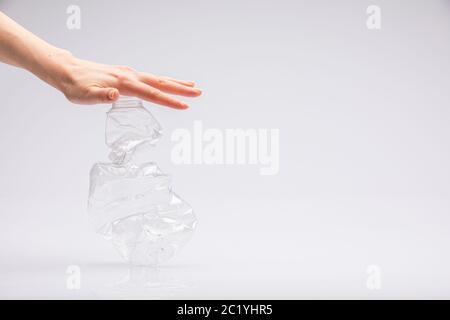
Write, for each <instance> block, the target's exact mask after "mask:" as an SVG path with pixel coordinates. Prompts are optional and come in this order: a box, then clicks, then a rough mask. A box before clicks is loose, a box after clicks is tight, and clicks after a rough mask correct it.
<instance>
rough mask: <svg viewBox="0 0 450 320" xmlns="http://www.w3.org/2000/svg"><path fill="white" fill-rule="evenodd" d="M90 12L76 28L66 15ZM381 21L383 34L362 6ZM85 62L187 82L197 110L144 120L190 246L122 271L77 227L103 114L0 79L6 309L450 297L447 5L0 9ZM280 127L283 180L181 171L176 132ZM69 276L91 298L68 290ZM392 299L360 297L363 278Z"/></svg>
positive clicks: (36, 85) (160, 4)
mask: <svg viewBox="0 0 450 320" xmlns="http://www.w3.org/2000/svg"><path fill="white" fill-rule="evenodd" d="M71 4H76V5H78V6H79V7H80V8H81V19H82V20H81V29H80V30H68V29H67V27H66V19H67V17H68V15H67V14H66V9H67V7H68V6H69V5H71ZM371 4H376V5H379V6H380V8H381V10H382V28H381V30H368V29H367V27H366V19H367V14H366V8H367V7H368V6H369V5H371ZM0 10H2V11H4V12H5V13H6V14H8V15H10V16H11V17H12V18H14V19H16V20H17V21H18V22H19V23H21V24H22V25H24V26H25V27H26V28H28V29H30V30H32V31H33V32H35V33H36V34H38V35H39V36H41V37H43V38H45V39H46V40H47V41H49V42H51V43H53V44H55V45H58V46H60V47H64V48H66V49H68V50H70V51H71V52H72V53H73V54H74V55H76V56H79V57H82V58H85V59H90V60H94V61H99V62H103V63H110V64H123V65H130V66H132V67H134V68H136V69H139V70H143V71H148V72H152V73H157V74H163V75H170V76H174V77H179V78H187V79H193V80H195V81H196V82H197V83H198V86H199V87H201V88H202V89H203V90H204V95H203V96H202V97H200V98H198V99H196V100H192V101H190V102H191V106H192V107H191V109H190V110H188V111H176V110H172V109H165V108H162V107H157V106H153V105H148V104H147V106H148V107H149V108H150V109H151V111H152V113H153V114H154V115H155V117H156V118H157V119H158V120H159V121H160V122H161V124H162V125H163V127H164V130H165V135H164V137H163V139H162V140H161V141H160V143H159V145H158V147H157V148H155V151H154V157H153V159H154V160H156V161H157V162H158V164H159V165H160V167H161V168H162V169H163V170H164V171H166V172H170V173H171V174H172V175H173V185H174V190H175V191H176V192H177V193H178V194H180V195H181V196H182V197H183V198H184V199H186V200H187V201H188V202H189V203H190V204H191V205H192V206H193V208H194V209H195V212H196V214H197V216H198V219H199V224H198V229H197V231H196V234H195V236H194V237H193V239H192V241H191V242H190V243H189V244H188V246H187V247H186V248H185V250H184V251H183V252H182V253H181V254H180V255H179V256H178V257H177V258H176V259H174V260H172V261H171V262H170V263H168V264H166V265H164V266H162V267H161V268H160V269H159V270H151V269H148V270H145V269H139V268H138V269H129V268H128V266H127V265H126V264H124V263H123V261H122V260H121V259H120V257H119V256H118V254H117V253H116V252H115V251H114V249H113V247H112V246H111V245H110V244H109V243H107V242H106V241H104V240H103V239H102V238H100V237H99V236H97V235H96V234H95V233H94V232H93V230H92V228H91V226H90V225H89V224H88V221H87V219H86V201H87V192H88V184H89V176H88V173H89V170H90V167H91V166H92V165H93V164H94V163H95V162H97V161H102V160H106V158H107V153H108V150H107V148H106V146H105V145H104V138H103V134H104V120H105V111H107V110H108V106H90V107H86V106H84V107H82V106H74V105H72V104H70V103H69V102H67V101H66V100H65V98H64V97H63V96H62V94H60V93H59V92H57V91H56V90H54V89H53V88H51V87H49V86H47V85H46V84H44V83H42V82H40V81H38V80H37V79H36V78H35V77H34V76H33V75H30V74H27V73H26V72H24V71H22V70H18V69H15V68H13V67H10V66H6V65H0V92H1V102H0V149H1V157H0V226H1V231H0V297H2V298H130V297H131V298H160V297H163V298H280V299H281V298H289V299H290V298H374V299H377V298H450V272H449V270H450V258H449V252H450V250H449V249H450V211H449V209H450V166H449V164H450V90H449V83H450V59H449V57H450V42H449V39H450V2H449V1H444V0H434V1H421V0H417V1H406V0H395V1H386V0H384V1H383V0H376V1H356V0H354V1H350V0H347V1H331V0H328V1H294V0H292V1H287V0H284V1H267V0H258V1H256V0H255V1H238V0H236V1H220V2H219V1H206V0H203V1H199V0H193V1H167V0H164V1H162V0H161V1H137V0H136V1H130V0H128V1H106V0H105V1H99V0H96V1H87V0H84V1H50V0H47V1H39V2H38V1H24V0H20V1H19V0H16V1H0ZM195 120H201V121H202V122H203V124H204V126H205V127H206V128H219V129H227V128H244V129H245V128H254V129H258V128H265V129H270V128H278V129H280V170H279V174H278V175H274V176H261V175H259V168H258V167H257V166H251V165H242V166H237V165H236V166H232V165H228V166H217V165H216V166H206V165H191V166H189V165H184V166H176V165H174V164H172V163H171V161H170V150H171V147H172V145H173V144H172V142H171V141H170V133H171V132H172V131H173V130H175V129H176V128H187V129H192V125H193V122H194V121H195ZM69 265H77V266H79V267H80V270H81V287H80V289H79V290H68V289H67V287H66V280H67V274H66V269H67V267H68V266H69ZM370 265H376V266H378V267H379V268H380V270H381V288H380V289H379V290H370V289H369V288H368V287H367V286H366V281H367V279H368V274H367V272H366V271H367V268H368V266H370Z"/></svg>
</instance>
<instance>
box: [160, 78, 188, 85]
mask: <svg viewBox="0 0 450 320" xmlns="http://www.w3.org/2000/svg"><path fill="white" fill-rule="evenodd" d="M159 78H163V79H165V80H170V81H173V82H177V83H179V84H182V85H185V86H188V87H193V86H195V83H194V82H193V81H187V80H179V79H175V78H170V77H159Z"/></svg>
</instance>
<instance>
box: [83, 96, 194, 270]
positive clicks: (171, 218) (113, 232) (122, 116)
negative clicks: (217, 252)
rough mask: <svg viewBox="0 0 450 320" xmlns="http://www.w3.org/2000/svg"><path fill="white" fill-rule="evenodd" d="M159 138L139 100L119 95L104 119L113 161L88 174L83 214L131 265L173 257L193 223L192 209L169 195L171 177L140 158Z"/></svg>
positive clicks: (159, 131)
mask: <svg viewBox="0 0 450 320" xmlns="http://www.w3.org/2000/svg"><path fill="white" fill-rule="evenodd" d="M161 135H162V128H161V126H160V124H159V123H158V122H157V121H156V119H155V118H154V117H153V115H152V114H151V113H150V112H149V111H148V110H147V109H146V108H144V107H143V105H142V102H141V101H140V100H138V99H135V98H130V97H121V98H120V99H119V100H118V101H117V102H115V103H114V104H113V105H112V108H111V109H110V110H109V111H108V113H107V119H106V129H105V142H106V145H107V146H108V147H109V148H110V149H111V153H110V155H109V158H110V160H111V161H112V162H100V163H96V164H94V165H93V167H92V169H91V172H90V186H89V199H88V213H89V217H90V219H91V221H92V223H93V225H94V227H95V230H96V231H97V232H98V233H99V234H101V235H102V236H103V237H104V238H105V239H107V240H109V241H111V242H112V243H113V245H114V246H115V247H116V248H117V250H118V251H119V253H120V254H121V256H122V257H123V258H124V259H125V260H126V261H128V262H129V263H131V264H133V265H152V266H155V265H158V264H160V263H162V262H165V261H167V260H169V259H170V258H172V257H173V256H175V255H176V253H177V252H178V251H179V250H180V248H182V247H183V246H184V245H185V244H186V243H187V242H188V241H189V239H190V237H191V236H192V234H193V232H194V230H195V226H196V222H197V219H196V217H195V214H194V212H193V210H192V208H191V206H190V205H189V204H188V203H187V202H186V201H184V200H183V199H182V198H180V197H179V196H178V195H177V194H175V193H174V192H173V191H172V187H171V179H170V176H169V175H167V174H165V173H163V172H162V171H161V169H160V168H159V167H158V165H157V164H156V163H154V162H151V161H147V159H148V157H143V156H142V154H148V151H149V150H150V148H149V146H154V145H155V144H156V143H157V141H158V140H159V139H160V137H161ZM137 155H139V156H137ZM143 159H144V160H143Z"/></svg>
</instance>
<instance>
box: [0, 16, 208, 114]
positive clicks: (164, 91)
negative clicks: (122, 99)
mask: <svg viewBox="0 0 450 320" xmlns="http://www.w3.org/2000/svg"><path fill="white" fill-rule="evenodd" d="M0 61H1V62H4V63H7V64H10V65H13V66H16V67H19V68H22V69H25V70H28V71H29V72H31V73H33V74H34V75H36V76H37V77H38V78H40V79H42V80H43V81H45V82H47V83H48V84H49V85H51V86H53V87H55V88H56V89H58V90H59V91H61V92H62V93H63V94H64V95H65V96H66V98H67V99H68V100H69V101H71V102H73V103H77V104H97V103H112V102H114V101H116V100H117V99H118V98H119V95H125V96H134V97H137V98H140V99H142V100H146V101H149V102H153V103H156V104H159V105H163V106H167V107H171V108H175V109H187V108H188V107H189V106H188V105H187V104H186V103H185V102H183V101H181V100H179V99H178V98H175V97H173V96H172V95H176V96H184V97H197V96H199V95H201V93H202V92H201V90H200V89H198V88H196V87H195V84H194V82H192V81H186V80H179V79H174V78H169V77H165V76H158V75H154V74H150V73H145V72H139V71H136V70H133V69H132V68H129V67H127V66H114V65H106V64H101V63H96V62H91V61H87V60H82V59H79V58H76V57H75V56H73V55H72V54H71V53H70V52H69V51H67V50H64V49H61V48H57V47H55V46H52V45H51V44H49V43H47V42H45V41H44V40H42V39H40V38H39V37H37V36H35V35H34V34H33V33H31V32H29V31H28V30H26V29H25V28H23V27H22V26H20V25H19V24H18V23H16V22H15V21H14V20H12V19H11V18H9V17H8V16H6V15H5V14H3V13H2V12H0Z"/></svg>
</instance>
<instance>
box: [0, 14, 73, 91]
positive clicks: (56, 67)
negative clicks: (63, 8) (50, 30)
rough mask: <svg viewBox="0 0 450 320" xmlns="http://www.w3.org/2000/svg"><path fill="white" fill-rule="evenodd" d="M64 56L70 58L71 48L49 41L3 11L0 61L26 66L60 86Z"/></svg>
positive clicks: (25, 67)
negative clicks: (63, 47)
mask: <svg viewBox="0 0 450 320" xmlns="http://www.w3.org/2000/svg"><path fill="white" fill-rule="evenodd" d="M64 59H65V60H70V59H71V54H70V53H69V52H68V51H66V50H62V49H60V48H57V47H55V46H52V45H50V44H49V43H47V42H45V41H44V40H42V39H40V38H39V37H37V36H35V35H34V34H32V33H31V32H29V31H28V30H26V29H25V28H23V27H22V26H20V25H19V24H18V23H16V22H15V21H14V20H12V19H10V18H9V17H8V16H6V15H5V14H3V13H2V12H0V61H2V62H5V63H7V64H10V65H14V66H16V67H19V68H23V69H26V70H28V71H30V72H32V73H33V74H35V75H36V76H37V77H39V78H40V79H42V80H44V81H45V82H47V83H49V84H50V85H52V86H54V87H56V88H58V89H61V87H60V86H61V81H60V79H61V78H62V77H64V69H63V68H62V66H63V64H62V63H61V60H64ZM56 78H58V80H57V79H56Z"/></svg>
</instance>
